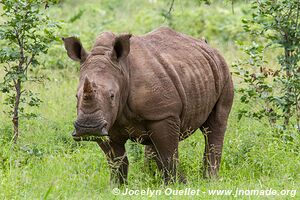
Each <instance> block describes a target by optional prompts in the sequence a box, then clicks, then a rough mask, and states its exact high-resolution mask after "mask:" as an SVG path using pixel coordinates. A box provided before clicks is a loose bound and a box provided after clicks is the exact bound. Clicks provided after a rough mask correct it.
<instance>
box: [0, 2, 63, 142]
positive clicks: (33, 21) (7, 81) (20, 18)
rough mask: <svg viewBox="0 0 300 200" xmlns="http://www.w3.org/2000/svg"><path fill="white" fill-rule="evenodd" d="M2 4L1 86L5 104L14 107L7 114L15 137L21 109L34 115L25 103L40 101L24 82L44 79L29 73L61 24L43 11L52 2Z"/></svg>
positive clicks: (36, 103)
mask: <svg viewBox="0 0 300 200" xmlns="http://www.w3.org/2000/svg"><path fill="white" fill-rule="evenodd" d="M53 2H54V1H53ZM0 3H1V4H2V9H3V13H2V14H1V16H2V18H3V19H4V22H3V23H2V24H1V26H0V40H1V46H2V48H1V49H0V62H1V63H3V64H4V65H3V67H4V71H5V75H4V80H3V81H2V82H1V84H0V89H1V91H2V92H3V93H6V94H7V96H6V99H5V104H7V105H9V106H10V108H11V110H10V111H8V113H9V114H10V115H12V118H13V123H14V134H15V139H16V137H17V134H18V118H19V112H20V114H22V115H23V116H34V114H31V113H29V114H28V113H24V106H25V105H28V106H38V105H39V103H40V102H41V100H40V99H39V98H38V97H37V96H36V95H35V94H34V93H33V91H31V90H30V89H25V88H24V87H23V83H25V82H28V81H31V82H39V81H41V80H42V78H43V77H41V76H30V75H29V74H28V72H29V70H32V69H31V68H35V67H37V66H39V64H40V63H39V60H38V56H39V55H40V54H46V53H47V50H48V48H49V46H50V44H51V42H52V41H53V40H55V36H54V31H55V29H56V28H57V27H58V26H57V24H56V23H53V22H51V21H50V20H49V18H48V17H47V16H46V15H45V14H44V11H43V9H46V8H47V7H48V6H49V3H51V2H50V1H42V0H35V1H31V0H22V1H19V0H5V1H0ZM43 5H46V7H45V8H44V7H42V6H43Z"/></svg>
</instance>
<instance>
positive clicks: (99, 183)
mask: <svg viewBox="0 0 300 200" xmlns="http://www.w3.org/2000/svg"><path fill="white" fill-rule="evenodd" d="M201 2H202V1H189V0H183V1H175V4H174V7H173V11H172V12H171V14H169V13H168V11H169V6H170V1H159V0H157V1H156V0H142V1H141V0H130V1H118V0H64V1H61V3H59V4H58V5H56V6H54V7H51V8H49V15H50V18H51V19H53V20H56V21H60V22H61V24H60V25H61V27H62V28H61V29H60V30H59V31H58V32H57V33H56V34H57V35H58V36H60V37H65V36H72V35H73V36H78V37H79V38H80V39H81V41H82V43H83V44H84V46H85V47H86V49H90V48H91V46H92V45H93V41H94V40H95V38H96V36H97V35H98V34H99V33H100V32H102V31H107V30H109V31H112V32H116V33H122V32H131V33H133V34H134V35H139V34H145V33H147V32H149V31H151V30H153V29H155V28H157V27H159V26H161V25H167V26H170V27H172V28H174V29H176V30H177V31H180V32H183V33H186V34H189V35H192V36H194V37H197V38H202V37H205V38H206V39H207V40H208V42H209V43H210V44H211V45H212V46H214V47H216V48H217V49H219V50H220V52H221V53H222V54H223V55H224V57H225V58H226V60H227V62H228V64H229V65H231V64H232V63H233V62H235V61H236V60H237V59H242V58H243V57H244V56H245V55H244V54H243V52H242V51H241V50H240V48H239V46H238V44H237V42H236V41H243V42H249V43H251V39H252V38H251V37H250V36H249V35H248V33H245V32H244V29H243V24H242V19H243V18H247V17H249V13H250V10H251V8H250V5H249V3H248V2H247V1H246V2H244V1H234V2H235V3H234V4H233V5H232V2H231V1H212V2H211V4H205V3H201ZM0 20H1V19H0ZM276 53H277V52H276V51H275V52H274V51H273V52H272V51H271V52H269V53H267V54H266V59H267V60H268V62H269V64H270V65H271V66H273V67H274V68H276V66H277V64H276V63H277V62H276V60H274V54H276ZM40 59H41V60H42V62H41V67H39V68H36V69H34V70H32V71H30V73H33V74H34V73H37V74H44V75H46V76H47V79H46V80H45V81H44V82H43V84H39V85H37V84H32V83H28V84H27V85H26V87H30V88H31V89H32V90H33V91H35V92H37V93H38V94H39V97H40V99H41V100H42V103H41V105H40V107H38V108H28V109H29V110H30V109H31V110H30V111H33V112H34V113H36V115H37V116H36V117H34V118H24V119H21V120H22V123H21V125H20V138H19V141H18V143H17V144H15V145H13V144H12V142H11V140H12V125H11V119H10V118H9V117H8V116H7V114H6V113H5V112H2V111H7V110H8V109H9V107H8V106H7V105H4V103H3V102H4V99H5V95H3V94H2V93H0V110H1V112H0V198H2V199H38V198H49V199H79V198H80V199H81V198H82V199H87V198H94V199H109V198H117V197H115V196H113V195H112V194H111V188H110V185H109V168H108V165H107V163H106V159H105V156H104V154H103V153H102V152H101V151H100V149H99V147H98V146H97V145H96V144H95V143H89V142H81V143H76V142H74V141H73V139H72V138H71V136H70V132H71V131H72V129H73V125H72V122H73V120H74V119H75V117H76V110H75V108H76V98H75V91H76V87H77V81H78V70H79V65H78V64H76V63H73V62H72V61H71V60H70V59H69V58H68V57H67V55H66V52H65V50H64V48H63V44H62V42H61V41H57V42H56V43H55V44H54V45H53V46H52V47H51V48H50V49H49V51H48V54H47V55H46V56H42V57H41V58H40ZM3 74H4V73H3V69H2V68H0V79H2V78H3V76H4V75H3ZM234 80H235V87H236V88H238V87H239V84H240V82H239V80H240V79H239V77H237V76H234ZM237 95H238V94H237ZM244 106H245V105H242V104H241V103H240V102H239V98H236V100H235V103H234V106H233V110H232V112H231V116H230V121H229V124H228V130H227V134H226V137H225V144H224V151H223V160H222V166H221V171H220V179H218V180H215V181H208V180H204V179H203V178H202V173H201V167H202V155H203V150H204V140H203V136H202V134H201V133H200V131H198V132H197V133H195V134H194V135H192V136H191V137H189V138H188V139H187V140H185V141H183V142H181V144H180V150H179V151H180V161H181V165H180V167H181V169H182V170H183V171H184V172H185V173H186V175H187V178H188V182H189V183H188V185H181V184H179V183H178V184H176V185H174V186H172V187H174V188H186V187H191V188H195V189H201V190H204V191H206V190H208V189H233V190H234V189H236V188H240V189H269V188H273V189H278V190H282V189H290V190H291V189H298V192H299V189H300V187H299V185H300V159H299V149H300V139H299V134H298V135H297V133H295V132H293V131H289V130H287V131H284V132H280V134H279V133H278V132H277V131H274V128H272V127H270V125H269V123H268V121H267V120H264V119H262V120H260V121H257V120H255V119H251V118H242V119H241V120H238V112H237V111H238V110H240V109H241V108H244ZM127 150H128V154H129V162H130V168H129V185H128V186H127V187H128V188H134V189H138V188H143V189H145V188H148V187H150V188H152V189H155V188H160V187H163V186H162V181H161V178H160V177H159V175H158V174H156V175H153V172H151V171H149V169H148V168H147V167H145V166H144V160H143V147H142V146H141V145H138V144H134V143H131V142H128V145H127ZM298 195H299V194H298ZM298 195H297V196H298ZM122 198H133V199H139V198H140V197H139V196H135V197H129V196H127V197H122ZM161 198H163V197H161ZM177 198H180V197H177ZM205 198H212V199H214V198H216V197H214V196H205ZM222 198H232V197H226V196H224V197H222ZM243 198H246V197H243ZM251 198H253V199H255V198H259V197H251ZM277 198H278V199H283V198H286V199H289V198H290V197H289V196H286V197H282V196H279V197H277Z"/></svg>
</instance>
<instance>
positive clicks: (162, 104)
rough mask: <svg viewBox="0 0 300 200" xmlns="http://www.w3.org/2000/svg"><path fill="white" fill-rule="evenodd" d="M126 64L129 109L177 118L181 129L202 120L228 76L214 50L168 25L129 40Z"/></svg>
mask: <svg viewBox="0 0 300 200" xmlns="http://www.w3.org/2000/svg"><path fill="white" fill-rule="evenodd" d="M129 69H130V93H129V99H128V103H129V107H130V109H131V110H132V111H133V112H134V113H136V115H138V116H139V117H141V118H142V119H145V120H162V119H165V118H167V117H179V118H180V121H181V130H187V129H196V128H198V127H200V126H201V125H202V124H203V123H204V122H205V120H206V119H207V117H208V115H209V113H210V112H211V111H212V109H213V107H214V105H215V104H216V102H217V100H218V98H219V96H220V94H221V91H222V89H223V86H224V85H225V82H226V81H227V79H228V77H229V70H228V67H227V65H226V62H225V61H224V59H223V58H222V56H220V54H219V53H218V52H217V51H216V50H215V49H213V48H211V47H209V46H208V45H207V44H206V43H205V42H204V41H201V40H196V39H194V38H192V37H189V36H187V35H184V34H181V33H177V32H175V31H173V30H172V29H169V28H159V29H157V30H155V31H153V32H151V33H149V34H147V35H145V36H141V37H133V38H132V39H131V50H130V55H129Z"/></svg>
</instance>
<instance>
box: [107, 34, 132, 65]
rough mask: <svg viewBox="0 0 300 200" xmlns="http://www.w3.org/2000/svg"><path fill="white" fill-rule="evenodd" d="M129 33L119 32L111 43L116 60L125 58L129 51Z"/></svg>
mask: <svg viewBox="0 0 300 200" xmlns="http://www.w3.org/2000/svg"><path fill="white" fill-rule="evenodd" d="M131 36H132V35H131V34H121V35H119V36H117V37H116V40H115V42H114V44H113V47H114V51H113V55H112V56H113V57H114V58H116V59H117V61H119V60H121V59H122V58H125V57H126V56H127V55H128V54H129V52H130V38H131Z"/></svg>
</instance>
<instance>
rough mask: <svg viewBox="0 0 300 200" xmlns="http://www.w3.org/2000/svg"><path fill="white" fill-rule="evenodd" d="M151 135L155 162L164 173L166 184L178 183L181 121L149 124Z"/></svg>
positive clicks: (162, 121)
mask: <svg viewBox="0 0 300 200" xmlns="http://www.w3.org/2000/svg"><path fill="white" fill-rule="evenodd" d="M148 130H149V135H150V138H151V141H152V143H153V147H154V149H155V151H153V152H155V153H156V156H155V158H156V159H155V160H156V163H157V166H158V168H159V169H161V170H162V172H163V178H164V182H165V184H169V183H172V182H175V181H176V167H177V163H178V143H179V120H175V119H173V118H168V119H164V120H161V121H155V122H150V123H149V124H148Z"/></svg>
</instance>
